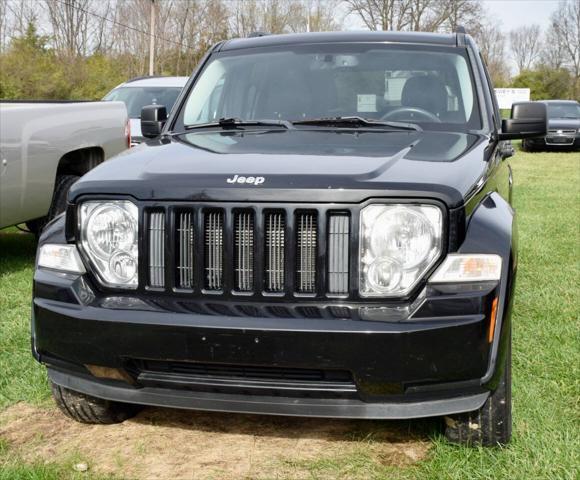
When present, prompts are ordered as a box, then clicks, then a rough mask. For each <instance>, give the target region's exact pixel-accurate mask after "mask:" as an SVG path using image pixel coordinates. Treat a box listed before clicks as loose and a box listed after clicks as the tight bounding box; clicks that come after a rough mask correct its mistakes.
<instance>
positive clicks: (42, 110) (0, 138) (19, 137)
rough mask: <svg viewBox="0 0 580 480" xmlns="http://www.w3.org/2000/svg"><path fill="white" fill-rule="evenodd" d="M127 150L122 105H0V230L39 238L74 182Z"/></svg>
mask: <svg viewBox="0 0 580 480" xmlns="http://www.w3.org/2000/svg"><path fill="white" fill-rule="evenodd" d="M128 146H129V125H128V118H127V111H126V109H125V105H124V104H123V103H121V102H111V103H103V102H0V228H4V227H8V226H10V225H17V224H20V223H24V222H26V225H27V226H28V228H29V229H30V230H31V231H32V232H33V233H35V234H39V233H40V231H41V230H42V228H43V226H44V225H45V224H46V222H47V221H49V220H51V219H52V218H54V217H55V216H56V215H58V214H59V213H61V212H62V211H63V210H64V209H65V207H66V201H67V194H68V191H69V189H70V187H71V186H72V184H73V183H74V182H76V181H77V180H78V179H79V178H80V177H81V176H82V175H84V174H85V173H87V172H88V171H89V170H91V169H92V168H94V167H96V166H97V165H99V164H100V163H102V162H103V161H105V160H107V159H109V158H110V157H112V156H114V155H117V154H118V153H120V152H122V151H123V150H126V149H127V147H128Z"/></svg>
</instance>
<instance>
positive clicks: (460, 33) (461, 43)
mask: <svg viewBox="0 0 580 480" xmlns="http://www.w3.org/2000/svg"><path fill="white" fill-rule="evenodd" d="M455 34H456V36H457V46H458V47H465V35H467V32H466V31H465V27H464V26H463V25H457V26H456V27H455Z"/></svg>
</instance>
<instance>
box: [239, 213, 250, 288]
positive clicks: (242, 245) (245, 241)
mask: <svg viewBox="0 0 580 480" xmlns="http://www.w3.org/2000/svg"><path fill="white" fill-rule="evenodd" d="M234 242H235V244H234V270H235V275H236V278H235V289H236V290H238V291H240V292H251V291H252V290H253V289H254V215H253V213H252V212H239V213H237V214H236V215H235V224H234Z"/></svg>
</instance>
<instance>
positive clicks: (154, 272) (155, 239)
mask: <svg viewBox="0 0 580 480" xmlns="http://www.w3.org/2000/svg"><path fill="white" fill-rule="evenodd" d="M149 286H151V287H164V286H165V213H164V212H151V213H150V214H149Z"/></svg>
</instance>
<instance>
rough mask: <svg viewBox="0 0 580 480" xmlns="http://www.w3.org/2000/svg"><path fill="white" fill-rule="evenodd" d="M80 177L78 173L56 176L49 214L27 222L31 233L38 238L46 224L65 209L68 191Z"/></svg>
mask: <svg viewBox="0 0 580 480" xmlns="http://www.w3.org/2000/svg"><path fill="white" fill-rule="evenodd" d="M79 178H80V177H79V176H78V175H59V176H58V177H56V183H55V185H54V192H53V194H52V202H51V204H50V208H49V210H48V215H47V216H46V217H41V218H37V219H35V220H29V221H28V222H26V227H27V228H28V230H30V233H33V234H34V235H35V236H36V238H37V239H38V237H40V234H41V233H42V229H43V228H44V226H45V225H46V224H47V223H48V222H50V221H51V220H52V219H53V218H54V217H56V216H57V215H59V214H61V213H62V212H64V211H65V209H66V200H67V195H68V191H69V190H70V187H72V186H73V184H74V183H75V182H76V181H77V180H78V179H79Z"/></svg>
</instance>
